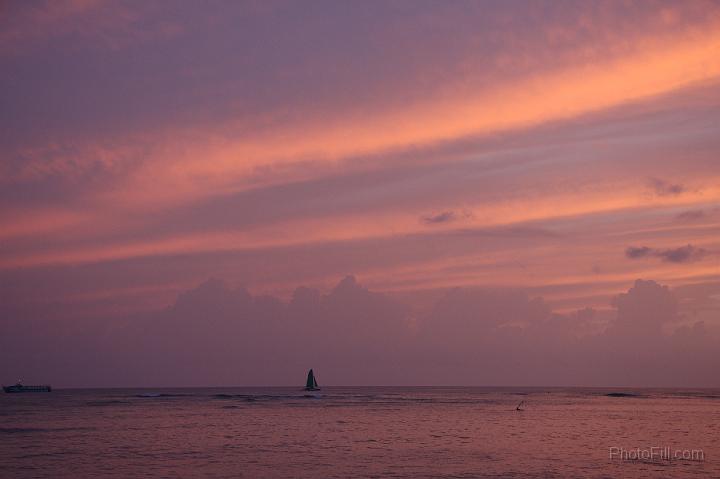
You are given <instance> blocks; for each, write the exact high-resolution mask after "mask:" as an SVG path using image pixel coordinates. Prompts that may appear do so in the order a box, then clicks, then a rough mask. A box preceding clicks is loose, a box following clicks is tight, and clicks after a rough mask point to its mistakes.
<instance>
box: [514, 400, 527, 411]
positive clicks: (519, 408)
mask: <svg viewBox="0 0 720 479" xmlns="http://www.w3.org/2000/svg"><path fill="white" fill-rule="evenodd" d="M523 404H525V401H520V404H518V405H517V407H516V408H515V410H516V411H524V409H523V408H522V405H523Z"/></svg>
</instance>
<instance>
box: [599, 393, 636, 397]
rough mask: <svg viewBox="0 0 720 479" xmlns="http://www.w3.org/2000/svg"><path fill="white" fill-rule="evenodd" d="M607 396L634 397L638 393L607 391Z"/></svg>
mask: <svg viewBox="0 0 720 479" xmlns="http://www.w3.org/2000/svg"><path fill="white" fill-rule="evenodd" d="M606 396H607V397H611V398H634V397H637V394H633V393H607V394H606Z"/></svg>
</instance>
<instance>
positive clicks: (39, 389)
mask: <svg viewBox="0 0 720 479" xmlns="http://www.w3.org/2000/svg"><path fill="white" fill-rule="evenodd" d="M2 388H3V391H5V392H6V393H49V392H52V388H51V387H50V386H48V385H46V384H43V385H42V386H25V385H24V384H23V383H22V381H18V382H17V384H14V385H13V386H3V387H2Z"/></svg>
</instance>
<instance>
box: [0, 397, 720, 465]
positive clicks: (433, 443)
mask: <svg viewBox="0 0 720 479" xmlns="http://www.w3.org/2000/svg"><path fill="white" fill-rule="evenodd" d="M611 392H615V393H617V392H623V393H627V392H629V393H632V394H634V395H633V396H624V395H615V396H608V395H607V394H608V393H611ZM521 401H524V403H523V409H524V410H522V411H517V410H516V407H517V405H518V404H519V403H520V402H521ZM0 477H2V478H54V479H57V478H95V477H98V478H116V477H117V478H135V477H162V478H186V477H187V478H201V477H202V478H232V477H242V478H305V477H307V478H334V477H337V478H354V477H362V478H370V477H380V478H385V477H390V478H473V477H498V478H500V477H502V478H513V477H518V478H554V477H558V478H560V477H561V478H566V477H583V478H584V477H588V478H618V477H634V478H642V477H673V478H686V477H687V478H689V477H698V478H700V477H702V478H708V477H720V390H659V389H630V390H628V389H623V390H609V389H578V388H571V389H567V388H549V389H548V388H468V387H437V388H436V387H412V388H410V387H325V388H323V389H322V391H320V392H319V393H317V394H314V393H305V392H303V391H301V390H300V388H188V389H167V388H160V389H153V390H149V389H94V390H57V391H54V392H52V393H49V394H48V393H27V394H0Z"/></svg>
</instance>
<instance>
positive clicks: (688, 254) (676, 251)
mask: <svg viewBox="0 0 720 479" xmlns="http://www.w3.org/2000/svg"><path fill="white" fill-rule="evenodd" d="M707 254H708V251H707V250H706V249H703V248H698V247H696V246H693V245H691V244H687V245H685V246H680V247H678V248H669V249H654V248H649V247H647V246H630V247H628V248H627V249H626V250H625V256H626V257H628V258H630V259H638V258H646V257H650V256H653V257H657V258H660V259H661V260H662V261H666V262H668V263H689V262H692V261H699V260H701V259H703V258H704V257H705V256H706V255H707Z"/></svg>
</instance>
